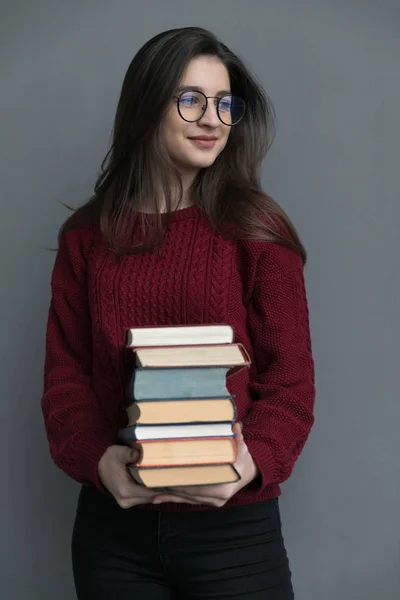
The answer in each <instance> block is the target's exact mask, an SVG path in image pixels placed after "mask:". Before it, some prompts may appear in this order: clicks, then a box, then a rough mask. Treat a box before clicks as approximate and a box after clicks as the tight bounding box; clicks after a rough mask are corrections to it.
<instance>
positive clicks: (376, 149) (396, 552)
mask: <svg viewBox="0 0 400 600" xmlns="http://www.w3.org/2000/svg"><path fill="white" fill-rule="evenodd" d="M0 6H1V9H2V10H1V13H2V14H1V26H0V27H1V30H0V45H1V46H0V52H1V62H0V70H1V72H0V75H1V94H0V119H1V121H0V140H1V156H0V180H1V221H0V227H1V235H0V243H1V253H0V256H1V297H0V307H1V311H0V315H1V317H0V318H1V336H0V351H1V361H0V369H1V371H0V385H1V420H2V423H3V428H2V435H1V448H2V450H1V479H2V491H1V511H0V519H1V523H0V531H1V536H0V547H1V556H0V582H1V587H2V592H1V595H2V597H4V598H5V599H7V600H28V599H29V600H30V599H36V598H37V599H40V600H54V598H58V599H59V600H71V599H73V598H74V597H75V594H74V589H73V583H72V573H71V565H70V535H71V527H72V523H73V517H74V510H75V502H76V497H77V493H78V489H79V488H78V485H77V484H76V483H75V482H73V481H72V480H70V479H68V478H67V477H66V476H65V475H64V474H63V473H62V472H61V471H59V470H58V469H56V467H55V466H54V465H53V463H52V462H51V460H50V458H49V453H48V447H47V441H46V439H45V434H44V428H43V423H42V416H41V412H40V396H41V392H42V368H43V356H44V335H45V322H46V317H47V309H48V301H49V275H50V270H51V267H52V264H53V260H54V254H53V253H50V252H48V251H46V250H45V247H48V246H54V245H55V243H56V233H57V229H58V227H59V225H60V224H61V222H62V221H63V219H64V218H65V217H66V214H67V213H66V211H65V210H64V209H63V208H62V207H61V205H60V204H59V202H60V201H61V202H66V203H69V204H72V205H77V204H78V203H80V202H81V201H83V200H84V199H85V198H86V197H87V196H88V195H89V194H90V193H91V191H92V188H93V184H94V179H95V176H96V174H97V172H98V168H99V164H100V161H101V159H102V157H103V155H104V153H105V151H106V149H107V147H108V142H109V139H110V132H111V126H112V119H113V116H114V111H115V108H116V103H117V99H118V96H119V92H120V87H121V84H122V78H123V76H124V74H125V71H126V69H127V67H128V64H129V62H130V60H131V58H132V56H133V54H134V53H135V52H136V51H137V50H138V49H139V47H140V46H141V45H142V44H143V43H144V42H145V41H146V40H147V39H148V38H149V37H151V36H152V35H154V34H156V33H158V32H159V31H161V30H164V29H168V28H170V27H174V26H183V25H193V24H194V25H201V26H206V27H208V28H210V29H212V30H213V31H215V32H216V33H217V34H218V35H220V36H221V37H222V38H223V40H224V41H225V42H226V43H227V44H228V45H230V46H231V47H232V48H233V49H234V50H235V51H237V52H238V53H239V54H241V55H242V56H243V57H244V58H245V60H246V61H248V62H249V63H250V65H251V66H252V68H253V70H254V71H255V72H256V73H257V75H258V76H259V78H260V79H261V81H262V82H263V84H264V85H265V86H266V88H267V90H268V91H269V93H270V96H271V97H272V100H273V102H274V104H275V107H276V110H277V113H278V133H277V138H276V140H275V143H274V145H273V147H272V150H271V153H270V155H269V159H267V161H266V164H265V170H264V183H265V188H266V189H267V190H268V191H269V192H270V193H271V194H272V195H273V196H274V197H275V198H276V199H277V200H278V201H279V202H280V203H281V204H282V205H283V206H284V207H285V209H286V210H287V211H288V212H289V214H290V216H291V217H292V219H293V220H294V222H295V224H296V226H297V227H298V229H299V231H300V233H301V235H302V237H303V240H304V242H305V244H306V246H307V249H308V251H309V256H310V261H309V265H308V267H307V271H306V273H307V283H308V294H309V301H310V313H311V325H312V336H313V345H314V352H315V361H316V369H317V388H318V401H317V405H316V425H315V427H314V430H313V432H312V435H311V437H310V440H309V443H308V444H307V446H306V449H305V450H304V453H303V455H302V457H301V458H300V460H299V462H298V465H297V467H296V469H295V472H294V474H293V476H292V477H291V479H290V480H289V482H288V483H287V484H285V486H284V495H283V498H282V501H281V506H282V515H283V521H284V534H285V540H286V545H287V548H288V552H289V554H290V559H291V566H292V570H293V577H294V582H295V586H296V590H297V595H296V597H297V598H298V599H299V600H314V599H315V600H321V599H323V600H337V599H338V598H340V599H341V600H358V599H360V600H361V599H362V600H369V599H371V600H376V598H378V597H379V598H381V599H382V600H395V599H396V598H399V596H400V560H399V559H400V548H399V543H400V542H399V540H400V518H399V496H400V485H399V481H400V480H399V456H400V442H399V436H398V428H399V425H400V411H399V405H400V404H399V384H398V373H399V358H400V356H399V349H398V348H399V346H398V340H399V336H400V331H399V323H400V319H399V317H398V309H399V258H398V256H399V252H398V243H399V240H398V229H399V225H400V218H399V217H400V214H399V213H400V211H399V203H398V202H399V166H400V161H399V133H400V127H399V125H400V123H399V108H400V76H399V59H400V40H399V31H400V10H399V7H400V4H399V3H398V0H397V1H396V0H394V1H393V2H391V1H389V0H376V1H369V0H359V1H356V0H331V1H324V0H314V1H312V0H301V2H300V1H297V0H291V1H290V0H273V1H268V0H264V1H262V0H260V1H258V2H257V1H255V0H253V1H251V0H250V1H249V0H247V3H246V2H243V1H242V0H235V1H233V0H226V1H219V2H204V1H202V2H190V3H188V2H187V1H186V0H169V1H168V2H165V1H164V0H159V1H154V0H146V2H134V1H132V0H131V1H128V0H114V2H109V1H107V2H106V1H105V0H96V1H94V0H86V1H78V0H75V1H73V0H69V1H66V0H63V1H62V2H61V1H60V0H58V1H56V0H47V1H45V0H42V1H40V0H35V2H31V1H29V0H24V1H22V0H19V1H16V0H13V2H8V3H7V2H4V0H3V1H2V2H1V3H0ZM133 535H134V532H133Z"/></svg>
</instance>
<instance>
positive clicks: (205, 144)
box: [189, 136, 218, 148]
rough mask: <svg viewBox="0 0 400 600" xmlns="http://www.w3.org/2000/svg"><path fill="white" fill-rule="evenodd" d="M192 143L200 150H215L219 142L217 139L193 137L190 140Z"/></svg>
mask: <svg viewBox="0 0 400 600" xmlns="http://www.w3.org/2000/svg"><path fill="white" fill-rule="evenodd" d="M189 140H190V141H191V142H193V143H194V144H195V145H196V146H199V147H200V148H213V147H214V146H215V144H216V143H217V141H218V138H215V137H203V136H200V137H191V138H189Z"/></svg>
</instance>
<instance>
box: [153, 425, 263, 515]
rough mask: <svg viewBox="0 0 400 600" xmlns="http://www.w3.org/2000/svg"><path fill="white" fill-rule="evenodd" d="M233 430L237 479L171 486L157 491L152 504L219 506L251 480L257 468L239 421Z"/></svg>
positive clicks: (256, 472) (255, 474)
mask: <svg viewBox="0 0 400 600" xmlns="http://www.w3.org/2000/svg"><path fill="white" fill-rule="evenodd" d="M233 432H234V433H235V434H236V441H237V447H238V456H237V460H236V463H235V468H236V470H237V471H238V473H239V474H240V475H241V479H240V480H239V481H237V482H235V483H223V484H218V485H204V486H187V487H174V488H171V493H169V494H164V493H163V494H160V493H159V494H158V495H156V496H155V498H153V501H152V502H153V504H161V503H162V502H184V503H186V504H210V505H211V506H216V507H221V506H223V505H224V504H226V502H227V501H228V500H229V499H230V498H232V496H234V495H235V494H236V493H237V492H238V491H239V490H240V489H242V488H243V487H245V486H246V485H247V484H248V483H250V482H251V481H253V479H254V478H255V477H256V476H257V474H258V469H257V467H256V464H255V462H254V460H253V459H252V457H251V455H250V453H249V451H248V449H247V446H246V444H245V442H244V439H243V435H242V427H241V425H240V424H239V423H235V425H234V426H233ZM175 494H176V495H175Z"/></svg>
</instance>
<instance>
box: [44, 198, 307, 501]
mask: <svg viewBox="0 0 400 600" xmlns="http://www.w3.org/2000/svg"><path fill="white" fill-rule="evenodd" d="M51 289H52V299H51V305H50V310H49V318H48V328H47V340H46V360H45V379H44V393H43V397H42V409H43V415H44V421H45V427H46V431H47V436H48V441H49V445H50V452H51V456H52V458H53V460H54V462H55V463H56V465H57V466H58V467H59V468H61V469H62V470H63V471H64V472H65V473H66V474H67V475H69V476H70V477H72V478H73V479H75V480H76V481H78V482H80V483H88V484H93V485H94V486H96V487H97V488H98V489H99V490H101V491H104V488H103V487H102V484H101V482H100V480H99V477H98V473H97V465H98V462H99V460H100V458H101V456H102V454H103V453H104V452H105V450H106V448H107V447H108V446H109V445H111V444H114V443H116V434H117V431H118V428H119V427H121V426H123V425H125V424H126V413H125V405H124V397H125V389H126V385H127V382H128V379H129V377H130V375H131V372H132V369H133V366H134V362H133V353H132V351H131V350H128V349H126V348H125V339H126V330H127V329H128V328H130V327H135V326H157V325H159V326H161V325H180V324H198V323H229V324H230V325H232V326H233V328H234V331H235V341H237V342H242V343H243V344H244V345H245V347H246V348H247V350H248V351H249V353H250V356H251V358H252V361H253V365H252V367H251V368H250V370H249V369H244V370H242V371H240V372H239V373H237V374H234V375H232V376H231V377H229V378H228V389H229V391H230V392H231V393H232V394H234V395H235V399H236V404H237V409H238V419H239V420H240V421H242V423H243V435H244V439H245V442H246V444H247V446H248V448H249V451H250V454H251V455H252V457H253V459H254V460H255V462H256V464H257V465H258V468H259V471H260V477H259V478H258V479H257V480H255V481H254V482H252V483H251V484H250V485H248V486H247V487H245V488H243V489H242V490H241V491H240V492H238V493H237V494H236V495H235V496H234V497H233V498H232V499H231V500H230V501H229V502H228V503H227V504H226V505H225V506H232V505H239V504H248V503H252V502H257V501H259V500H263V499H267V498H271V497H276V496H278V495H279V494H280V487H279V484H280V483H282V482H283V481H285V480H286V479H287V478H288V477H289V475H290V473H291V472H292V469H293V466H294V463H295V461H296V459H297V458H298V456H299V454H300V452H301V450H302V448H303V446H304V444H305V442H306V439H307V437H308V434H309V432H310V429H311V426H312V424H313V407H314V397H315V388H314V363H313V358H312V353H311V343H310V332H309V320H308V307H307V299H306V292H305V286H304V278H303V264H302V260H301V258H300V257H299V256H298V255H297V254H296V253H295V252H293V251H292V250H289V249H287V248H285V247H282V246H281V245H278V244H274V243H268V242H254V241H251V242H249V241H246V242H234V241H231V240H227V239H226V238H223V237H222V236H221V235H220V234H217V233H216V232H215V231H214V230H213V229H212V227H211V226H210V224H209V222H208V220H207V219H206V217H205V216H204V215H203V213H202V212H201V210H200V209H198V208H197V207H190V208H186V209H182V210H179V211H176V212H175V213H174V217H173V222H172V223H171V225H170V227H169V229H168V232H167V234H166V237H165V241H164V244H163V248H162V252H161V253H160V252H147V253H146V254H144V255H140V256H127V257H124V258H123V259H122V260H120V262H118V260H117V259H116V258H115V256H114V254H113V253H112V252H111V251H109V250H108V248H107V244H106V243H105V241H104V240H103V239H102V236H101V233H100V230H99V227H98V226H97V225H95V224H93V225H91V226H87V225H86V226H81V227H79V228H76V229H75V230H73V231H70V232H68V233H66V234H65V235H64V236H63V238H62V240H61V243H60V247H59V250H58V253H57V257H56V261H55V265H54V269H53V273H52V280H51ZM147 508H152V509H154V510H177V511H181V510H195V509H196V510H198V509H199V507H198V506H195V505H189V504H168V505H167V504H164V505H157V506H147Z"/></svg>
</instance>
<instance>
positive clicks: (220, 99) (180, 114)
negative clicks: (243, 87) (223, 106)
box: [174, 90, 246, 127]
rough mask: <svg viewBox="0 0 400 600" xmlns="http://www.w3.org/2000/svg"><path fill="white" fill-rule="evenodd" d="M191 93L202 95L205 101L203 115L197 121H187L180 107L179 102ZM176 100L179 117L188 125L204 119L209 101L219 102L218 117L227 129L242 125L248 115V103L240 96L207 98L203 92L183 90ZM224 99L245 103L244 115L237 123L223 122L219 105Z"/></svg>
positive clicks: (230, 95)
mask: <svg viewBox="0 0 400 600" xmlns="http://www.w3.org/2000/svg"><path fill="white" fill-rule="evenodd" d="M190 92H193V93H194V94H200V95H201V96H203V98H204V100H205V103H204V107H203V112H202V114H201V115H200V117H198V118H197V119H193V120H189V119H185V117H184V116H183V115H182V113H181V109H180V105H179V101H180V99H181V97H182V96H183V95H184V94H188V93H190ZM174 98H175V99H176V107H177V109H178V113H179V116H180V117H181V119H183V120H184V121H186V123H197V122H198V121H200V120H201V119H202V118H203V117H204V115H205V114H206V112H207V108H208V100H218V102H217V115H218V119H219V120H220V121H221V123H222V124H223V125H226V127H234V126H235V125H237V124H238V123H240V121H241V120H242V119H243V117H244V115H245V113H246V103H245V101H244V100H243V98H240V96H236V95H235V94H224V95H223V96H206V95H205V94H204V93H203V92H200V91H198V90H183V91H182V92H181V93H180V94H178V95H177V96H174ZM224 98H239V100H241V101H242V102H243V107H244V110H243V114H242V116H241V117H240V119H239V120H238V121H235V123H225V121H223V120H222V119H221V116H220V114H219V105H220V102H221V101H222V100H223V99H224Z"/></svg>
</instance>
